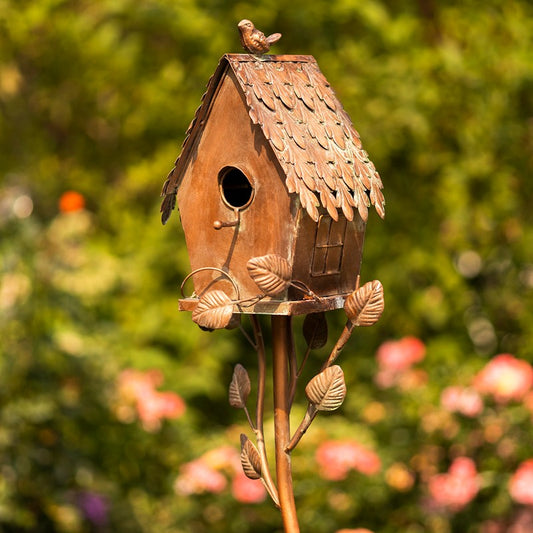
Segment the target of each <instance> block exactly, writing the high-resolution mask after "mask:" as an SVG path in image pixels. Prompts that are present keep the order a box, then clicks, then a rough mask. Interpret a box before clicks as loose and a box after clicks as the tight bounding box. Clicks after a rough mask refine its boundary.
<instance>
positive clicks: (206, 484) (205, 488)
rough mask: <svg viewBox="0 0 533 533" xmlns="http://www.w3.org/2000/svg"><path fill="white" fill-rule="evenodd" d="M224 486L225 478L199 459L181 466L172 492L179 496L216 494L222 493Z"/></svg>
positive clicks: (225, 483)
mask: <svg viewBox="0 0 533 533" xmlns="http://www.w3.org/2000/svg"><path fill="white" fill-rule="evenodd" d="M226 485H227V480H226V478H225V477H224V476H223V475H222V474H221V473H220V472H218V471H217V470H215V469H214V468H211V467H210V466H209V465H207V464H206V463H205V461H203V460H202V459H201V458H200V459H196V460H194V461H191V462H189V463H185V464H184V465H182V466H181V468H180V475H179V476H178V478H177V479H176V482H175V484H174V490H175V491H176V492H177V493H179V494H200V493H202V492H212V493H215V494H216V493H219V492H222V491H223V490H224V489H225V488H226Z"/></svg>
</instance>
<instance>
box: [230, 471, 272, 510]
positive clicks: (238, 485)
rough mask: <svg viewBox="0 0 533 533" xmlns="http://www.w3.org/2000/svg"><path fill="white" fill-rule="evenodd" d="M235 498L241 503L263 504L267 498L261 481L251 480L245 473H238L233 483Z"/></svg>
mask: <svg viewBox="0 0 533 533" xmlns="http://www.w3.org/2000/svg"><path fill="white" fill-rule="evenodd" d="M231 492H232V494H233V497H234V498H235V499H236V500H237V501H238V502H241V503H261V502H262V501H264V499H265V498H266V490H265V487H263V484H262V483H261V481H260V480H259V479H250V478H248V477H246V475H245V474H244V472H243V471H242V470H240V471H239V472H237V473H236V474H235V476H234V478H233V481H232V482H231Z"/></svg>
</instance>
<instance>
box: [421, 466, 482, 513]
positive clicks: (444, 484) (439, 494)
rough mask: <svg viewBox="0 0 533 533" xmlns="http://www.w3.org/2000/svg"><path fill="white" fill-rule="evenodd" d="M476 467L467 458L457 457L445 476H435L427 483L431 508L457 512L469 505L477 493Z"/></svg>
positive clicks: (477, 477) (478, 484) (477, 478)
mask: <svg viewBox="0 0 533 533" xmlns="http://www.w3.org/2000/svg"><path fill="white" fill-rule="evenodd" d="M479 486H480V482H479V476H478V473H477V470H476V465H475V463H474V461H472V459H470V458H468V457H457V458H456V459H454V461H453V462H452V464H451V466H450V468H449V470H448V472H447V473H446V474H437V475H435V476H433V477H431V478H430V479H429V481H428V489H429V493H430V495H431V499H432V501H431V502H430V503H431V505H432V506H434V507H437V508H443V509H447V510H450V511H453V512H455V511H459V510H461V509H462V508H463V507H465V506H466V505H467V504H468V503H470V502H471V501H472V500H473V499H474V498H475V497H476V494H477V493H478V491H479Z"/></svg>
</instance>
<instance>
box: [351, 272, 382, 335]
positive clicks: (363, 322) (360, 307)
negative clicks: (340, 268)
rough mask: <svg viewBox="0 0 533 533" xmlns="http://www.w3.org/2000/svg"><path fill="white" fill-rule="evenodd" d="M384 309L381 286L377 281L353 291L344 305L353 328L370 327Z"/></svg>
mask: <svg viewBox="0 0 533 533" xmlns="http://www.w3.org/2000/svg"><path fill="white" fill-rule="evenodd" d="M384 307H385V300H384V298H383V285H381V283H380V282H379V281H378V280H377V279H375V280H374V281H369V282H368V283H365V284H364V285H363V286H362V287H360V288H359V289H356V290H355V291H353V292H352V294H350V295H349V296H348V298H346V302H345V303H344V310H345V311H346V314H347V315H348V319H349V320H350V321H351V322H352V324H353V325H354V326H372V325H373V324H375V323H376V322H377V321H378V320H379V317H380V316H381V313H383V308H384Z"/></svg>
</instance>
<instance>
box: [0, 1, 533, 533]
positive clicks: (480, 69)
mask: <svg viewBox="0 0 533 533" xmlns="http://www.w3.org/2000/svg"><path fill="white" fill-rule="evenodd" d="M242 18H250V19H252V20H253V21H254V22H255V23H256V24H257V26H258V27H259V28H261V29H263V30H264V31H265V32H273V31H280V32H282V33H283V39H282V40H281V41H280V42H279V43H278V44H277V45H276V46H275V50H273V51H275V52H276V53H304V54H312V55H314V56H315V57H316V59H317V60H318V63H319V65H320V67H321V69H322V71H323V72H324V74H325V75H326V76H327V78H328V80H329V81H330V82H331V84H332V85H333V87H334V88H335V89H336V91H337V93H338V95H339V98H340V100H341V101H342V102H343V105H344V107H345V108H346V109H347V111H348V112H349V114H350V115H351V116H352V119H353V121H354V124H355V126H356V128H357V129H358V130H359V132H360V133H361V136H362V139H363V143H364V146H365V148H366V149H367V151H368V152H369V153H370V156H371V159H372V160H373V162H374V163H375V165H376V167H377V168H378V170H379V171H380V174H381V176H382V178H383V181H384V184H385V191H384V192H385V196H386V199H387V217H386V220H385V221H381V220H379V219H378V217H377V216H375V214H373V215H372V216H371V217H370V221H369V224H368V230H367V242H366V243H365V257H364V262H363V270H362V276H363V280H369V279H380V280H381V281H382V283H383V285H384V287H385V294H386V310H385V313H384V315H383V317H382V319H381V321H380V322H379V324H378V325H377V326H375V327H373V328H369V329H368V330H362V331H357V332H356V335H355V336H354V339H353V340H352V341H351V343H350V345H349V346H348V348H347V350H346V353H345V354H344V355H343V358H342V360H341V364H342V366H343V368H344V371H345V373H346V378H347V382H348V390H349V397H348V399H347V401H346V405H345V406H344V407H343V411H342V413H341V414H340V415H333V416H329V417H322V418H321V417H319V419H318V420H317V421H316V422H315V425H314V426H313V428H312V429H311V430H310V432H309V435H306V437H305V439H304V441H303V442H302V446H301V448H298V450H297V451H296V452H295V454H294V469H295V487H296V493H297V494H296V497H297V502H298V508H299V515H300V520H301V523H302V529H303V530H304V531H313V532H317V533H320V532H324V533H327V532H333V531H335V530H336V529H340V528H341V527H356V526H364V527H368V528H370V529H372V530H374V531H376V532H377V531H380V532H389V531H391V532H392V531H404V532H409V533H418V532H422V531H430V532H435V533H441V532H442V533H445V532H448V531H457V532H465V531H478V530H479V524H480V523H482V522H483V521H484V520H488V519H490V518H493V517H497V518H502V519H504V520H506V519H507V518H509V517H512V516H513V513H514V508H513V505H512V503H511V501H510V499H509V497H508V495H507V493H506V491H505V483H506V482H507V479H508V477H509V472H510V471H511V470H512V469H514V468H516V465H517V464H518V463H519V462H520V461H522V460H524V459H526V458H528V456H529V454H530V450H528V441H529V442H530V441H531V437H532V435H531V429H530V428H529V425H530V420H529V418H528V416H527V414H526V412H525V410H524V409H523V408H521V407H516V408H515V409H514V410H513V409H508V410H505V411H502V410H498V406H494V408H493V410H489V411H487V412H486V414H485V415H484V416H485V417H486V418H484V419H482V420H479V421H473V420H469V419H462V420H461V421H460V423H459V422H457V421H456V422H455V423H456V424H458V425H459V428H460V429H458V430H457V431H456V432H455V433H454V432H453V431H451V433H450V432H449V431H448V432H447V431H446V427H448V426H446V421H443V420H441V419H439V418H438V417H437V423H436V425H435V424H434V425H433V426H432V425H431V424H430V423H429V422H428V418H427V414H428V412H429V413H431V412H433V410H438V409H437V407H438V404H439V396H440V393H441V391H442V390H443V388H444V387H446V386H447V385H450V384H452V383H453V384H461V385H466V384H468V383H469V380H470V378H471V376H472V375H473V374H474V373H475V372H476V371H477V370H478V369H479V368H481V367H482V366H483V365H484V364H485V362H486V361H487V360H488V359H489V358H490V357H491V356H492V355H494V354H496V353H499V352H510V353H513V354H514V355H516V356H517V357H519V358H522V359H525V360H528V361H532V360H533V354H532V351H531V346H532V345H533V343H532V340H533V291H532V288H533V253H532V250H533V224H532V218H533V210H532V209H531V200H532V198H533V182H532V181H531V179H530V174H531V170H532V167H533V165H532V163H533V54H532V53H531V50H532V49H533V6H532V5H531V3H530V2H528V1H527V0H509V1H507V2H496V1H495V0H488V1H486V2H483V3H479V2H473V1H461V2H458V1H457V2H456V1H450V2H435V1H433V0H419V1H418V2H414V1H409V0H395V1H390V2H384V1H380V0H366V1H364V2H363V1H353V0H327V1H326V0H316V1H314V2H308V1H303V0H294V1H293V2H290V3H289V4H287V3H285V2H280V1H275V0H265V1H264V2H261V3H259V2H255V3H252V2H247V1H241V2H232V1H230V0H142V1H139V0H135V1H134V0H100V1H99V2H93V1H84V0H37V1H36V0H0V110H1V117H2V119H1V122H0V154H1V157H0V176H1V177H0V179H1V182H0V183H1V189H0V257H1V264H0V339H1V341H0V349H1V359H0V365H1V373H0V376H1V377H0V406H1V410H0V528H1V530H2V531H6V532H18V531H39V532H90V531H124V532H141V531H142V532H154V533H156V532H157V533H161V532H166V531H168V532H170V531H172V532H181V531H183V532H185V531H187V532H195V533H201V532H205V531H209V532H215V533H216V532H218V531H220V532H228V531H232V532H243V533H244V532H247V531H258V532H260V531H265V532H271V531H280V528H281V524H280V519H279V517H278V514H277V512H276V511H275V510H274V509H273V507H272V506H271V504H270V503H268V502H266V503H264V504H260V505H243V504H239V503H237V502H236V501H235V500H234V498H233V497H232V496H231V494H230V493H229V492H228V491H226V492H224V493H222V494H220V495H201V496H197V497H196V496H190V497H186V496H183V495H178V494H176V493H175V492H174V489H173V484H174V481H175V479H176V476H177V475H178V473H179V468H180V465H181V464H183V463H184V462H186V461H189V460H192V459H194V458H195V457H198V456H199V455H201V454H202V453H204V452H205V451H207V450H209V449H210V448H213V447H216V446H220V445H228V444H232V445H233V444H234V445H235V446H237V443H238V433H239V432H240V430H242V429H244V420H243V418H242V416H241V415H242V413H238V412H234V411H233V410H231V409H230V408H229V406H228V407H226V402H225V395H226V384H227V383H229V379H230V377H231V372H232V367H233V365H234V364H235V363H236V362H241V363H243V364H245V365H246V366H247V367H248V368H249V369H250V372H251V374H254V372H255V366H256V365H255V361H254V356H253V354H251V353H250V350H249V347H248V346H247V344H246V341H244V340H243V339H242V338H241V337H240V336H239V334H238V333H236V332H226V331H224V332H216V333H213V334H208V333H204V332H202V331H200V330H199V329H198V328H197V327H196V326H195V325H194V324H193V323H192V322H191V321H190V316H189V315H188V314H186V313H183V314H180V313H178V312H177V299H178V291H177V287H178V285H179V282H180V281H181V280H182V279H183V277H184V276H185V275H186V273H187V271H188V260H187V253H186V250H185V247H184V239H183V235H182V233H181V229H180V228H179V221H178V217H173V218H172V219H171V222H170V224H169V225H168V226H167V227H165V228H162V227H161V225H160V222H159V217H158V205H159V198H158V196H159V191H160V187H161V185H162V183H163V180H164V177H165V175H166V173H167V172H168V170H169V169H170V168H171V166H172V164H173V161H174V159H175V158H176V156H177V154H178V152H179V146H180V143H181V141H182V139H183V135H184V132H185V130H186V128H187V124H188V123H189V121H190V120H191V118H192V116H193V114H194V110H195V108H196V107H197V105H198V104H199V101H200V96H201V94H202V92H203V88H204V86H205V84H206V82H207V80H208V78H209V76H210V75H211V74H212V72H213V71H214V69H215V67H216V64H217V61H218V59H219V57H220V56H221V55H222V54H223V53H225V52H238V51H239V49H240V46H239V41H238V35H237V31H236V23H237V22H238V21H239V20H240V19H242ZM67 190H75V191H78V192H79V193H81V194H82V195H83V196H84V198H85V201H86V209H84V210H81V211H77V212H75V213H61V212H60V211H59V209H58V201H59V198H60V197H61V195H62V194H63V193H64V192H65V191H67ZM341 322H342V314H340V313H331V314H330V327H331V329H332V330H333V331H335V328H336V327H338V328H340V325H341ZM405 335H414V336H417V337H419V338H421V339H422V340H423V341H424V342H425V343H426V345H427V356H426V359H425V361H424V363H423V365H422V367H423V368H424V370H425V371H426V372H427V375H428V377H429V379H428V382H427V383H426V384H425V385H424V386H423V387H422V389H421V390H416V391H414V392H413V391H409V390H401V389H397V388H393V389H387V390H384V389H380V388H379V387H377V386H376V385H375V384H374V381H373V376H374V375H375V374H376V371H377V366H376V362H375V359H374V357H373V353H374V352H375V350H376V349H377V347H378V345H379V344H380V342H382V341H383V340H386V339H389V338H397V337H402V336H405ZM318 355H321V356H322V357H323V356H324V354H318ZM320 361H321V359H320V358H319V357H318V356H317V357H315V358H312V359H311V361H310V364H309V367H311V368H310V370H309V375H304V377H303V379H305V378H307V379H308V378H310V377H311V375H312V374H313V368H314V369H315V371H316V369H317V368H318V367H319V365H320V364H321V362H320ZM127 367H135V368H138V369H142V370H143V369H149V368H158V369H161V370H162V371H163V373H164V375H165V387H166V388H167V389H171V390H173V391H175V392H177V393H179V394H180V395H181V396H182V397H183V398H184V399H185V401H186V403H187V412H186V414H185V415H184V416H183V417H182V418H181V419H179V420H176V421H172V422H165V423H164V424H163V427H162V429H161V430H160V431H158V432H147V431H145V430H144V429H143V428H142V427H141V425H140V424H138V423H136V422H131V423H125V422H123V421H120V420H119V419H118V418H117V417H116V416H115V412H114V409H113V405H114V401H115V395H116V386H115V384H116V379H117V375H118V373H119V372H120V370H121V369H123V368H127ZM297 401H298V402H300V403H301V405H302V408H303V405H304V399H303V397H302V396H301V395H300V396H298V397H297ZM268 406H270V404H268V405H267V407H268ZM369 406H370V407H372V406H373V407H374V411H375V409H376V408H377V412H381V411H380V409H384V413H385V417H384V418H381V417H377V418H376V417H374V416H371V415H369V413H371V412H373V411H372V409H370V411H369ZM270 407H271V406H270ZM491 409H492V408H491ZM487 413H488V414H487ZM487 417H488V418H487ZM491 417H492V418H491ZM430 419H431V417H430ZM494 419H496V420H498V421H499V422H501V423H502V424H503V422H502V421H504V422H505V424H504V425H505V427H506V428H507V429H508V432H509V436H508V438H509V439H511V440H512V444H513V446H511V448H512V450H513V451H512V453H508V454H507V455H504V456H502V454H499V452H498V451H497V450H498V445H499V442H494V443H489V444H488V445H487V446H484V447H481V448H475V447H472V446H471V444H469V443H470V440H469V439H471V435H472V431H474V430H475V429H476V427H477V430H478V431H479V428H480V427H481V428H482V427H483V425H484V424H485V425H486V424H489V422H490V421H491V420H492V421H494ZM295 423H297V420H296V419H295ZM476 424H477V426H476ZM478 426H479V427H478ZM346 436H352V437H356V438H358V439H359V440H361V441H362V442H363V443H365V444H367V445H369V446H371V447H373V448H374V449H375V450H376V451H377V452H378V454H379V455H380V457H381V459H382V462H383V472H386V471H388V470H387V469H388V468H389V467H390V466H391V465H393V464H396V463H398V462H401V463H405V464H410V461H412V459H413V457H418V458H419V460H421V459H420V457H423V458H424V457H426V458H427V457H432V458H433V459H432V460H434V461H435V465H437V466H438V468H439V469H440V471H444V470H446V468H447V465H448V464H449V461H450V459H451V458H452V457H453V456H454V454H455V455H457V453H458V450H459V451H460V452H462V453H470V454H476V459H477V460H478V464H479V466H478V467H479V468H482V469H483V472H484V488H483V489H482V491H481V492H480V495H479V496H478V497H477V499H476V501H475V502H473V503H472V504H471V505H470V507H469V508H468V511H465V512H460V513H457V514H435V513H431V512H425V511H424V509H423V506H422V505H421V501H423V499H424V495H425V494H426V493H425V490H426V489H425V486H424V483H423V482H422V481H423V480H421V481H420V483H419V482H417V483H416V484H415V486H414V487H413V488H412V489H410V490H407V491H404V492H402V491H398V490H395V488H394V487H393V486H391V484H390V482H389V481H390V480H389V481H387V479H388V478H387V476H386V475H385V474H384V473H382V474H380V475H378V476H375V477H369V478H366V477H364V476H362V475H357V474H353V475H351V476H350V477H349V478H348V479H347V480H345V481H342V482H328V481H325V480H322V479H320V478H318V477H317V476H316V472H317V467H316V465H315V462H314V456H313V450H314V449H316V446H317V445H318V444H319V443H320V442H321V441H322V440H324V439H328V438H343V437H346ZM508 449H510V448H509V447H508ZM84 493H94V494H100V495H102V496H103V497H105V500H106V501H107V502H108V503H107V504H106V505H107V506H108V510H109V518H108V523H107V524H98V523H96V522H95V521H94V520H93V521H92V522H91V520H89V519H87V517H85V516H84V514H83V512H82V511H80V505H79V497H80V494H84Z"/></svg>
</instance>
